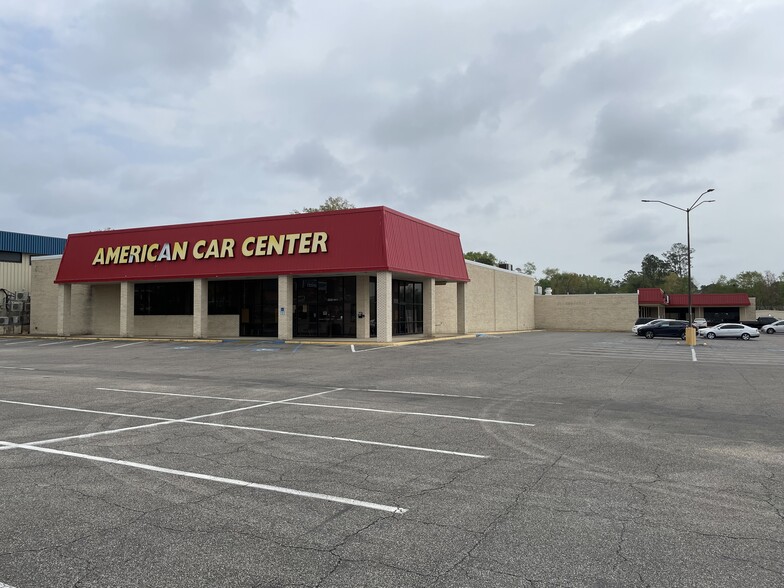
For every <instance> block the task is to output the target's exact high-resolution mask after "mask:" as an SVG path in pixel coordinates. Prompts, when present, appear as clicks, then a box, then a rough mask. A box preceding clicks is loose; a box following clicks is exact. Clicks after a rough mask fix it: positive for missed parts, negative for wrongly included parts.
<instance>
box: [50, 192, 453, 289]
mask: <svg viewBox="0 0 784 588" xmlns="http://www.w3.org/2000/svg"><path fill="white" fill-rule="evenodd" d="M387 212H389V213H394V214H397V215H399V214H400V213H395V212H394V211H390V210H389V209H387V208H385V207H373V208H357V209H351V210H341V211H332V212H319V213H310V214H294V215H286V216H275V217H264V218H252V219H240V220H228V221H216V222H207V223H191V224H184V225H170V226H159V227H145V228H137V229H123V230H116V231H97V232H92V233H79V234H73V235H69V236H68V241H67V243H66V245H65V251H64V252H63V258H62V260H61V262H60V268H59V271H58V273H57V278H56V279H55V282H57V283H80V282H82V283H84V282H87V283H89V282H117V281H144V280H177V279H182V280H190V279H194V278H219V277H251V276H264V275H287V274H301V275H307V274H332V273H359V272H369V271H403V272H407V273H417V274H420V275H429V276H434V277H439V278H444V279H451V280H460V279H461V277H462V276H465V278H464V279H467V272H466V270H465V263H463V268H462V270H463V271H462V274H460V273H459V272H445V271H444V270H443V268H442V267H441V266H439V265H434V264H433V263H432V260H427V263H425V264H424V265H421V264H419V265H411V264H408V265H403V266H402V267H400V268H398V267H393V266H392V265H391V264H390V262H389V261H388V259H387V255H388V253H387V252H388V251H389V247H388V245H387V243H388V239H386V238H385V223H384V219H385V216H386V213H387ZM401 216H404V215H401ZM409 218H410V217H409ZM411 220H413V221H416V219H411ZM414 224H419V225H422V226H427V227H429V231H430V232H434V233H439V234H440V233H441V232H443V233H445V234H450V235H454V236H456V237H457V238H456V240H455V239H453V240H452V242H448V240H446V239H443V238H441V239H440V240H439V239H438V238H434V242H438V243H439V245H440V246H442V247H444V246H448V245H453V246H454V244H455V243H456V245H457V251H458V252H459V255H460V258H461V259H462V250H461V249H460V240H459V236H457V234H456V233H451V232H448V231H444V229H439V228H438V227H434V226H433V225H427V223H422V221H416V222H415V223H414ZM306 233H311V234H313V235H315V234H316V233H326V235H327V236H326V239H325V244H326V245H325V247H324V249H326V251H323V250H321V249H318V250H317V251H315V252H307V247H306V248H305V249H304V250H301V249H300V246H299V245H300V243H299V241H298V240H297V241H287V242H286V245H285V246H284V249H283V253H282V254H278V253H275V252H270V254H265V255H256V254H255V253H256V249H255V247H254V245H255V242H257V241H258V239H255V238H256V237H258V236H266V235H269V236H274V237H276V238H277V237H279V236H280V235H302V234H306ZM249 238H254V243H252V244H251V245H249V246H247V247H246V248H245V249H246V251H248V252H249V253H250V254H249V255H245V254H243V243H245V241H246V240H247V239H249ZM314 240H315V237H313V238H312V239H311V245H312V242H313V241H314ZM213 241H214V242H215V243H216V245H215V246H214V247H215V248H216V250H217V251H219V252H220V253H223V256H217V255H216V256H205V257H203V258H201V259H197V258H196V255H195V254H196V253H197V252H199V251H200V252H201V253H202V254H204V253H205V252H209V250H210V249H209V247H210V244H211V243H212V242H213ZM202 242H203V243H202ZM165 243H168V244H170V247H171V248H172V249H173V248H174V244H175V243H179V244H187V245H184V249H185V251H186V253H185V255H184V256H183V257H184V258H180V259H172V260H166V259H160V260H158V259H156V258H155V256H154V255H145V256H144V257H145V258H144V260H143V261H136V262H134V263H101V262H100V258H98V257H97V256H98V255H99V253H98V252H99V250H103V251H104V252H105V253H106V252H108V248H110V247H111V248H118V247H119V248H122V247H123V246H126V247H128V248H129V247H130V246H134V245H135V246H139V247H140V248H141V247H143V246H147V248H148V251H149V247H150V246H151V245H153V244H157V246H158V247H157V248H156V249H155V251H156V252H160V251H161V250H162V249H163V244H165ZM197 243H199V244H200V246H199V247H197ZM289 251H291V253H289ZM126 253H128V249H126ZM105 257H108V255H105ZM137 257H138V256H137ZM453 257H454V253H451V252H450V255H449V259H452V258H453ZM96 260H97V261H96Z"/></svg>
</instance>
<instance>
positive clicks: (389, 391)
mask: <svg viewBox="0 0 784 588" xmlns="http://www.w3.org/2000/svg"><path fill="white" fill-rule="evenodd" d="M346 390H357V391H359V392H384V393H386V394H413V395H416V396H446V397H448V398H478V399H480V400H482V399H484V397H483V396H463V395H461V394H441V393H438V392H407V391H405V390H374V389H372V388H369V389H365V388H346Z"/></svg>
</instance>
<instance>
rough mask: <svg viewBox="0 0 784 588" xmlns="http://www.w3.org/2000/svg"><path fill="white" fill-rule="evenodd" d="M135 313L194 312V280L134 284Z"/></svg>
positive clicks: (141, 314) (142, 314)
mask: <svg viewBox="0 0 784 588" xmlns="http://www.w3.org/2000/svg"><path fill="white" fill-rule="evenodd" d="M133 314H136V315H140V316H144V315H162V314H193V282H162V283H146V282H143V283H140V284H134V289H133Z"/></svg>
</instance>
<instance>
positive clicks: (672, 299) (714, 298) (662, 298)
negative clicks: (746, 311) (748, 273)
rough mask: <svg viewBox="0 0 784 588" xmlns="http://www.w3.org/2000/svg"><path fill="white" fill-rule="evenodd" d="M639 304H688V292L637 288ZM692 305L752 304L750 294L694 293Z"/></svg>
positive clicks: (705, 306) (707, 306) (708, 306)
mask: <svg viewBox="0 0 784 588" xmlns="http://www.w3.org/2000/svg"><path fill="white" fill-rule="evenodd" d="M637 302H638V304H643V305H644V304H656V305H659V304H660V305H663V306H688V305H689V295H688V294H666V293H665V292H664V291H663V290H662V289H661V288H640V289H639V290H637ZM691 305H692V306H701V307H704V308H710V307H717V306H751V301H750V300H749V295H748V294H745V293H738V294H692V295H691Z"/></svg>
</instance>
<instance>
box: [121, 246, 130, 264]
mask: <svg viewBox="0 0 784 588" xmlns="http://www.w3.org/2000/svg"><path fill="white" fill-rule="evenodd" d="M130 248H131V247H130V245H123V246H122V247H120V263H128V250H129V249H130Z"/></svg>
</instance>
